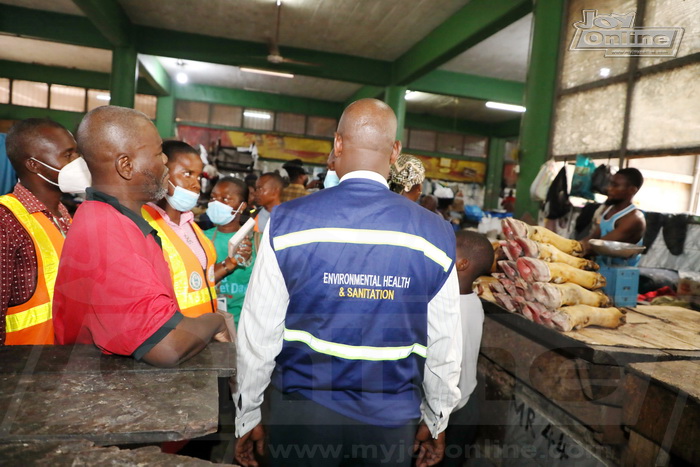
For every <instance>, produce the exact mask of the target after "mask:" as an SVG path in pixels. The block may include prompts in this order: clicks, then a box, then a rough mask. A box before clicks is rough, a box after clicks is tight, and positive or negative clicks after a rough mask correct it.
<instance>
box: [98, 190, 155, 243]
mask: <svg viewBox="0 0 700 467" xmlns="http://www.w3.org/2000/svg"><path fill="white" fill-rule="evenodd" d="M86 195H87V197H86V199H87V200H88V201H99V202H102V203H105V204H109V205H110V206H112V207H113V208H114V209H116V210H117V211H119V212H120V213H121V214H123V215H125V216H126V217H128V218H129V219H131V220H132V221H133V222H134V224H136V227H138V228H139V230H140V231H141V233H143V236H144V237H147V236H148V235H153V237H154V238H155V239H156V242H157V243H158V245H159V246H160V244H161V243H160V237H158V233H157V232H156V230H155V229H154V228H153V227H151V224H149V223H148V222H146V219H144V218H143V217H142V216H141V214H136V213H135V212H134V211H132V210H131V209H129V208H127V207H126V206H124V205H123V204H121V203H120V202H119V200H118V199H117V198H115V197H114V196H111V195H108V194H107V193H103V192H101V191H97V190H95V189H94V188H92V187H88V189H87V190H86Z"/></svg>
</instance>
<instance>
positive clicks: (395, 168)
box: [389, 154, 425, 202]
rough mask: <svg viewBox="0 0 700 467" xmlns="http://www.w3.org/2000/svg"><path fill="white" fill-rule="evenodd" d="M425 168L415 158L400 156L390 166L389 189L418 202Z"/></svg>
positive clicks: (406, 155) (405, 155)
mask: <svg viewBox="0 0 700 467" xmlns="http://www.w3.org/2000/svg"><path fill="white" fill-rule="evenodd" d="M423 180H425V167H423V163H422V162H421V161H420V159H418V158H417V157H414V156H411V155H409V154H401V155H399V157H398V158H397V159H396V163H394V164H393V165H392V166H391V170H390V174H389V187H391V189H392V191H395V192H396V193H399V194H401V195H403V196H405V197H406V198H408V199H410V200H411V201H414V202H415V201H418V198H420V195H421V192H422V191H423Z"/></svg>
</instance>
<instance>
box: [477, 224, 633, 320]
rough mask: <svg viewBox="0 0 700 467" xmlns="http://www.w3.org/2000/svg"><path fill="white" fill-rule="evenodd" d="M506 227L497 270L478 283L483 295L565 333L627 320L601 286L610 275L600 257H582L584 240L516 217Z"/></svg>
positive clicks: (530, 318) (482, 296) (495, 268)
mask: <svg viewBox="0 0 700 467" xmlns="http://www.w3.org/2000/svg"><path fill="white" fill-rule="evenodd" d="M502 227H503V233H504V234H505V236H506V238H507V240H505V241H502V242H498V243H496V244H494V249H496V250H497V255H496V256H497V258H498V259H497V262H496V264H495V265H494V268H493V271H494V272H493V273H492V275H491V276H482V277H480V278H478V279H477V280H476V281H475V283H474V288H475V290H476V292H477V294H478V295H479V296H480V297H481V298H483V299H484V300H488V301H491V302H494V303H497V304H499V305H500V306H502V307H503V308H505V309H506V310H508V311H510V312H512V313H519V314H521V315H522V316H524V317H525V318H527V319H529V320H530V321H534V322H536V323H539V324H543V325H545V326H547V327H550V328H552V329H557V330H559V331H564V332H568V331H571V330H574V329H580V328H584V327H586V326H601V327H605V328H612V329H614V328H617V327H619V326H621V325H622V324H624V323H625V315H624V310H623V309H619V308H614V307H612V306H611V303H612V302H611V300H610V297H608V296H607V295H605V294H604V293H603V292H602V291H601V290H600V289H601V288H602V287H604V286H605V277H603V276H602V275H601V274H599V273H598V272H596V271H598V269H599V267H598V265H597V264H596V263H595V262H594V261H590V260H587V259H585V258H582V257H581V256H582V254H583V247H582V246H581V244H580V243H579V242H578V241H576V240H569V239H566V238H563V237H560V236H559V235H557V234H555V233H554V232H552V231H550V230H548V229H546V228H544V227H540V226H531V225H528V224H526V223H524V222H522V221H519V220H515V219H512V218H508V219H503V221H502Z"/></svg>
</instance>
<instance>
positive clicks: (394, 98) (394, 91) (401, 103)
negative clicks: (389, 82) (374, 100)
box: [384, 86, 406, 141]
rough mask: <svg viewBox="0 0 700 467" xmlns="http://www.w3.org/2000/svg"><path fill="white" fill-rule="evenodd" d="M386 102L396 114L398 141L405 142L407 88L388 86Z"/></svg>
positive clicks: (385, 93) (385, 96)
mask: <svg viewBox="0 0 700 467" xmlns="http://www.w3.org/2000/svg"><path fill="white" fill-rule="evenodd" d="M384 102H386V103H387V104H389V107H391V108H392V109H394V113H395V114H396V120H397V125H396V139H397V140H399V141H403V126H404V124H405V123H406V86H387V87H386V90H385V92H384Z"/></svg>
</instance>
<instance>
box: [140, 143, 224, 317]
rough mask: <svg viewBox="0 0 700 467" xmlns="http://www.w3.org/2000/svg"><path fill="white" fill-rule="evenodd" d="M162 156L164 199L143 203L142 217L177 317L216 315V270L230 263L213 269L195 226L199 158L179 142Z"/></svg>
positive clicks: (209, 247) (211, 252)
mask: <svg viewBox="0 0 700 467" xmlns="http://www.w3.org/2000/svg"><path fill="white" fill-rule="evenodd" d="M163 154H165V155H166V157H167V158H168V162H167V163H166V167H167V168H168V174H169V176H170V180H169V182H168V185H169V187H168V194H166V195H165V197H164V198H162V199H161V200H159V201H158V202H157V203H153V202H150V203H147V204H145V205H144V206H143V208H141V215H143V218H144V219H146V221H148V223H149V224H151V227H153V228H154V229H155V230H156V232H158V237H159V238H160V241H161V244H162V245H163V252H164V253H165V259H166V261H167V262H168V265H169V266H170V274H171V276H172V278H173V286H174V288H175V295H176V296H177V301H178V304H179V305H180V312H182V314H183V315H185V316H189V317H190V318H196V317H197V316H200V315H203V314H204V313H213V312H216V290H215V289H214V283H215V269H218V270H219V271H218V272H219V274H222V272H223V271H224V270H225V269H227V268H228V266H227V265H226V261H229V260H228V258H225V259H224V261H222V262H221V263H219V264H216V266H215V263H216V250H215V249H214V245H213V244H212V243H211V241H210V240H209V239H208V238H207V237H206V236H205V235H204V233H203V232H202V230H201V229H200V228H199V226H197V224H195V223H194V214H193V213H192V208H194V207H195V206H196V205H197V201H198V200H199V191H200V183H199V178H200V176H201V175H202V170H203V169H204V164H203V163H202V159H201V158H200V157H199V153H198V152H197V151H196V150H195V149H194V148H193V147H192V146H190V145H189V144H187V143H185V142H183V141H165V142H164V143H163Z"/></svg>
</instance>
